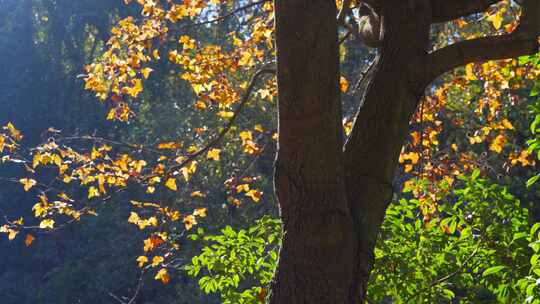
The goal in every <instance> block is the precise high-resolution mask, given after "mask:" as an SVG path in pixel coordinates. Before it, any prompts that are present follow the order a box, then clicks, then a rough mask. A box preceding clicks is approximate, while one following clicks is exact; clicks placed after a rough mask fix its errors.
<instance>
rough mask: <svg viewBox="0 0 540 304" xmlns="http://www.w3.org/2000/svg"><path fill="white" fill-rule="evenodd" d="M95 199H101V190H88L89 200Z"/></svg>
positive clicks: (94, 188)
mask: <svg viewBox="0 0 540 304" xmlns="http://www.w3.org/2000/svg"><path fill="white" fill-rule="evenodd" d="M94 197H99V190H98V189H97V188H96V187H94V186H92V187H90V188H88V199H92V198H94Z"/></svg>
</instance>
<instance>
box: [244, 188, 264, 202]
mask: <svg viewBox="0 0 540 304" xmlns="http://www.w3.org/2000/svg"><path fill="white" fill-rule="evenodd" d="M262 195H263V193H262V192H260V191H257V190H249V191H248V192H247V193H246V196H247V197H249V198H251V199H252V200H253V201H254V202H255V203H258V202H259V201H260V200H261V198H262Z"/></svg>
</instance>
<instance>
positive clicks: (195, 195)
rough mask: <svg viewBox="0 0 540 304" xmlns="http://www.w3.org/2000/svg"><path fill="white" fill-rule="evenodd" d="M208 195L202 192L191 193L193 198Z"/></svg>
mask: <svg viewBox="0 0 540 304" xmlns="http://www.w3.org/2000/svg"><path fill="white" fill-rule="evenodd" d="M205 196H206V195H205V194H204V193H202V192H201V191H193V192H191V197H205Z"/></svg>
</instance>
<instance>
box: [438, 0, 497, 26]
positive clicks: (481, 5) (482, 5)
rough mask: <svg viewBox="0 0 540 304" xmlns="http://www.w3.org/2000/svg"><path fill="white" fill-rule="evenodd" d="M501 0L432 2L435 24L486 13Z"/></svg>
mask: <svg viewBox="0 0 540 304" xmlns="http://www.w3.org/2000/svg"><path fill="white" fill-rule="evenodd" d="M500 1H501V0H431V7H432V12H433V22H434V23H439V22H447V21H451V20H455V19H458V18H461V17H465V16H468V15H472V14H476V13H480V12H483V11H486V10H487V9H488V8H489V7H490V6H491V5H493V4H495V3H497V2H500Z"/></svg>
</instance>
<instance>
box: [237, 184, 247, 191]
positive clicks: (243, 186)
mask: <svg viewBox="0 0 540 304" xmlns="http://www.w3.org/2000/svg"><path fill="white" fill-rule="evenodd" d="M242 191H245V192H248V191H249V185H248V184H240V185H238V186H236V192H238V193H240V192H242Z"/></svg>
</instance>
